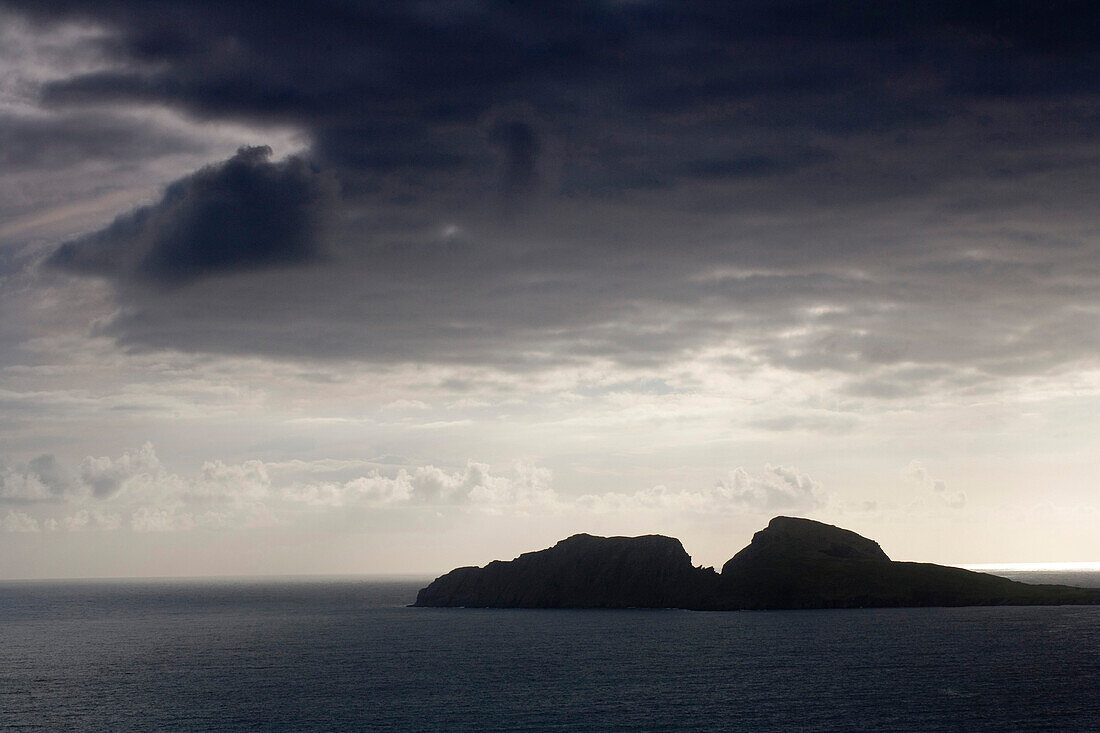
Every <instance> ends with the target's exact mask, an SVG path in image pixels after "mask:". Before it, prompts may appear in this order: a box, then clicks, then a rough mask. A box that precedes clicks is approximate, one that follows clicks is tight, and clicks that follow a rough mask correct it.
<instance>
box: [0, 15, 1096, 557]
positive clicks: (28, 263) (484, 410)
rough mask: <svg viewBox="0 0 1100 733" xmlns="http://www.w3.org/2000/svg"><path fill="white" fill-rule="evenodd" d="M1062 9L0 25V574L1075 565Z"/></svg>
mask: <svg viewBox="0 0 1100 733" xmlns="http://www.w3.org/2000/svg"><path fill="white" fill-rule="evenodd" d="M1098 39H1100V7H1094V5H1093V4H1088V3H1080V2H1069V1H1067V0H1061V1H1058V2H1053V3H1052V2H1042V3H1040V2H1024V1H1020V0H1006V1H1004V2H988V3H987V2H967V3H957V2H922V3H908V2H899V3H886V4H877V3H862V2H843V1H841V2H805V1H798V2H795V1H794V0H775V1H768V2H765V1H763V0H750V1H749V2H744V3H725V2H722V3H709V2H705V3H680V2H658V1H654V2H645V1H637V2H620V1H614V2H612V1H610V0H608V1H604V2H584V3H579V2H578V3H572V2H564V3H555V4H553V5H552V6H551V5H548V4H536V3H524V2H408V3H389V2H343V1H340V2H337V1H331V2H318V3H310V4H308V5H306V4H298V3H280V2H263V3H260V2H247V1H245V0H225V1H223V2H216V3H215V2H201V1H199V0H194V1H187V2H158V1H154V2H141V3H138V2H133V1H129V2H128V1H126V0H97V1H96V2H92V1H91V0H64V1H62V2H55V3H40V2H30V1H29V0H26V1H25V0H0V578H36V577H117V576H160V575H178V576H198V575H205V574H212V575H226V574H291V573H326V574H327V573H426V574H433V573H440V572H443V571H445V570H448V569H450V568H451V567H454V566H456V565H467V564H484V563H485V562H488V561H489V560H492V559H494V558H503V559H509V558H512V557H514V556H516V555H517V554H519V553H520V552H525V551H529V550H535V549H540V548H542V547H546V546H549V545H552V544H553V543H554V542H555V541H557V540H558V539H561V538H562V537H565V536H568V535H571V534H574V533H577V532H590V533H593V534H617V535H634V534H643V533H661V534H667V535H672V536H675V537H678V538H679V539H680V540H681V541H682V542H683V544H684V546H685V548H686V549H687V551H688V552H689V553H690V554H691V555H692V556H693V559H694V561H695V562H696V563H698V564H703V565H714V566H721V564H722V563H723V562H724V561H725V560H726V559H728V558H729V557H730V556H732V555H733V554H734V553H735V552H736V551H737V550H739V549H740V548H741V547H742V546H744V545H745V544H746V543H747V542H748V541H749V540H750V539H751V537H752V534H753V533H754V532H755V531H757V530H759V529H761V528H763V527H764V526H765V525H766V524H767V522H768V520H769V519H770V518H771V517H772V516H775V515H777V514H786V515H796V516H805V517H810V518H813V519H818V520H821V521H825V522H829V523H831V524H837V525H839V526H842V527H846V528H849V529H852V530H854V531H857V532H859V533H860V534H863V535H865V536H868V537H871V538H873V539H875V540H877V541H878V542H879V543H880V544H881V545H882V547H883V549H884V550H885V551H886V552H887V553H888V554H889V555H890V556H891V557H893V558H894V559H900V560H920V561H929V562H943V563H952V564H968V565H976V564H998V565H999V566H1000V567H1005V566H1007V565H1010V564H1019V563H1069V562H1076V563H1081V562H1091V563H1096V562H1100V533H1098V532H1097V530H1096V528H1097V526H1100V496H1098V492H1097V487H1098V483H1100V418H1098V415H1100V244H1098V235H1100V215H1098V213H1100V209H1098V206H1100V205H1098V203H1097V202H1098V201H1100V196H1098V194H1100V175H1098V174H1100V135H1098V129H1100V128H1098V127H1097V120H1100V40H1098Z"/></svg>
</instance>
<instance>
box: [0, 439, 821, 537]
mask: <svg viewBox="0 0 1100 733" xmlns="http://www.w3.org/2000/svg"><path fill="white" fill-rule="evenodd" d="M366 465H374V466H375V467H374V468H370V469H369V470H367V471H365V472H364V471H363V470H362V469H363V468H364V466H366ZM81 473H82V475H83V476H86V477H88V478H87V480H88V481H97V480H98V483H95V484H92V483H89V484H88V485H87V486H86V490H84V491H83V492H76V493H72V494H69V495H67V496H66V498H65V503H63V504H62V506H65V507H66V508H67V511H66V512H65V513H64V514H62V515H61V516H60V518H59V519H54V518H53V517H45V518H42V519H41V520H40V519H38V518H35V517H33V516H31V515H29V514H21V513H18V512H15V513H9V516H11V517H14V518H12V519H10V520H9V524H11V525H12V526H13V527H14V526H24V525H27V526H30V525H29V524H28V523H27V522H25V521H24V520H23V519H22V518H23V517H26V518H27V519H29V520H31V522H33V526H34V527H36V528H37V527H41V528H45V529H50V530H56V529H63V530H68V531H82V530H114V529H120V528H122V527H127V526H128V527H129V529H131V530H132V531H135V532H174V531H186V530H198V529H205V530H220V529H249V528H257V527H273V526H280V525H287V524H295V523H298V522H303V521H312V519H316V518H318V517H326V516H327V517H330V518H336V517H340V516H342V515H347V516H362V514H361V512H362V511H363V510H366V511H370V512H379V513H380V516H384V513H385V512H387V511H391V510H401V511H420V512H430V513H433V514H434V513H437V512H448V513H451V514H452V515H460V514H469V513H479V514H485V515H511V516H531V515H539V516H544V517H546V516H562V515H582V516H583V515H607V514H634V513H639V512H640V513H658V514H663V515H665V516H667V517H668V518H675V517H678V516H681V515H687V516H700V515H712V514H724V515H730V514H750V515H763V514H775V513H780V512H783V513H796V514H801V513H806V512H810V511H813V510H814V509H818V508H820V507H822V506H824V504H825V502H826V500H827V495H826V493H825V491H824V490H823V488H822V486H821V485H820V483H818V482H817V481H815V480H813V479H812V478H810V477H809V476H808V475H806V474H805V473H802V472H800V471H798V470H797V469H793V468H788V467H784V466H773V465H770V464H769V465H766V466H765V467H764V469H763V470H762V471H758V472H750V471H748V470H746V469H745V468H740V467H739V468H737V469H734V470H733V471H731V472H730V473H729V475H728V477H726V478H724V479H722V480H720V481H717V482H716V483H714V484H713V485H712V486H711V487H710V488H706V489H696V490H693V489H675V490H673V489H669V488H667V487H665V486H654V487H649V488H644V489H639V490H637V491H634V492H631V493H626V492H607V493H600V494H585V495H581V496H573V495H567V494H562V493H559V492H558V491H557V490H556V489H555V487H554V486H553V474H552V473H551V471H550V470H549V469H546V468H544V467H541V466H538V465H535V464H532V463H527V462H522V461H516V462H513V463H511V464H510V465H507V466H503V467H499V468H494V467H492V466H490V465H489V464H486V463H481V462H478V461H467V463H466V464H465V465H464V466H463V467H461V468H457V469H447V468H441V467H438V466H433V465H424V466H418V467H392V466H391V467H387V468H382V467H380V464H372V463H371V462H363V461H331V460H321V461H316V462H312V463H311V462H308V461H290V462H284V463H264V462H263V461H259V460H248V461H244V462H242V463H238V464H227V463H224V462H222V461H208V462H206V463H204V464H203V466H202V468H201V470H200V471H198V472H196V473H194V474H190V475H188V474H176V473H172V472H169V471H167V470H166V469H165V468H164V467H163V466H162V465H161V463H160V461H159V459H157V457H156V452H155V451H154V449H153V447H152V445H151V444H148V443H146V444H145V445H144V446H143V447H142V448H141V449H140V450H138V451H135V452H131V453H124V454H123V455H122V456H120V457H118V458H113V459H112V458H107V457H102V458H88V459H85V461H84V462H83V464H82V472H81ZM340 474H343V475H344V476H347V477H346V478H332V477H333V476H337V475H340ZM97 487H98V490H97ZM13 531H14V530H13Z"/></svg>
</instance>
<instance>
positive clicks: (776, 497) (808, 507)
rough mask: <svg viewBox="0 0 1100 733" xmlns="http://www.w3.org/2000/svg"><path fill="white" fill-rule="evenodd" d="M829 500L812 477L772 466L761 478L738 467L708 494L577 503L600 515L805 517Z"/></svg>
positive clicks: (659, 491) (596, 497)
mask: <svg viewBox="0 0 1100 733" xmlns="http://www.w3.org/2000/svg"><path fill="white" fill-rule="evenodd" d="M826 499H827V495H826V493H825V491H824V490H823V488H822V486H821V484H820V483H818V482H817V481H814V480H813V479H812V478H810V477H809V476H808V475H806V474H804V473H802V472H800V471H798V470H797V469H793V468H787V467H784V466H773V465H770V464H769V465H766V466H765V467H764V470H763V471H761V472H756V473H752V472H749V471H748V470H746V469H745V468H743V467H740V466H739V467H738V468H736V469H734V470H733V471H731V472H730V474H729V477H728V478H726V479H724V480H721V481H718V482H717V483H715V484H714V486H712V487H711V488H710V489H706V490H698V491H692V490H684V489H679V490H673V489H669V488H668V487H666V486H654V487H652V488H648V489H642V490H639V491H636V492H634V493H630V494H625V493H618V492H610V493H605V494H587V495H585V496H582V497H580V498H579V499H578V500H577V505H578V506H580V507H582V508H583V509H585V510H588V511H592V512H595V513H600V514H608V513H619V512H635V511H664V512H675V513H679V512H687V513H694V514H712V513H718V514H729V513H752V514H775V513H793V514H803V513H806V512H810V511H812V510H814V509H818V508H820V507H822V506H824V504H825V502H826Z"/></svg>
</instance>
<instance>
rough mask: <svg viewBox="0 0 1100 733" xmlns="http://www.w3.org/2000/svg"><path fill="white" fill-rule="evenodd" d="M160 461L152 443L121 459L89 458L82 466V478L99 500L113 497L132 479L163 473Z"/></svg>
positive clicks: (123, 455) (125, 454) (106, 457)
mask: <svg viewBox="0 0 1100 733" xmlns="http://www.w3.org/2000/svg"><path fill="white" fill-rule="evenodd" d="M161 470H162V469H161V465H160V459H158V458H157V454H156V452H155V451H154V450H153V445H152V443H145V444H144V445H143V446H142V447H141V449H140V450H138V451H137V452H135V453H123V454H122V456H120V457H119V458H110V457H109V456H100V457H98V458H94V457H92V456H88V457H87V458H85V459H84V460H83V461H82V462H81V464H80V478H81V479H82V480H83V481H84V482H85V483H86V484H87V485H88V486H89V487H90V488H91V491H92V494H93V495H94V496H96V497H98V498H104V497H108V496H111V495H113V494H115V493H116V492H118V490H119V489H120V488H122V486H123V484H125V483H126V482H127V481H130V480H132V479H135V478H138V477H141V476H149V475H155V474H158V473H160V472H161Z"/></svg>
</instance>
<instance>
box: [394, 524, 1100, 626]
mask: <svg viewBox="0 0 1100 733" xmlns="http://www.w3.org/2000/svg"><path fill="white" fill-rule="evenodd" d="M1067 603H1100V590H1094V589H1082V588H1070V587H1067V586H1054V585H1028V584H1025V583H1018V582H1014V581H1011V580H1008V579H1006V578H999V577H996V576H992V575H986V574H983V573H974V572H970V571H968V570H962V569H960V568H951V567H944V566H940V565H930V564H924V563H904V562H893V561H891V560H890V558H889V557H887V556H886V553H884V552H883V551H882V548H880V547H879V546H878V543H877V542H874V541H873V540H869V539H867V538H866V537H861V536H860V535H858V534H856V533H855V532H850V531H848V530H845V529H840V528H839V527H833V526H831V525H827V524H822V523H820V522H814V521H811V520H808V519H796V518H792V517H776V518H775V519H773V520H772V521H771V522H770V523H769V524H768V526H767V528H765V529H763V530H761V531H760V532H757V533H756V535H755V536H754V537H753V539H752V543H751V544H749V545H748V546H747V547H746V548H745V549H743V550H741V552H739V553H737V554H736V555H735V556H734V557H733V558H731V559H730V560H729V561H728V562H727V563H726V564H725V565H724V566H723V567H722V573H721V575H719V574H717V573H715V572H714V571H713V570H711V569H709V568H708V569H701V568H695V567H693V566H692V564H691V558H690V557H689V556H688V554H687V552H685V551H684V548H683V546H682V545H681V544H680V541H679V540H676V539H673V538H671V537H663V536H661V535H646V536H643V537H593V536H592V535H587V534H579V535H574V536H573V537H570V538H568V539H565V540H562V541H561V542H558V543H557V544H556V545H554V546H553V547H551V548H549V549H546V550H541V551H539V552H529V553H526V554H524V555H520V556H519V557H518V558H516V559H515V560H512V561H511V562H501V561H499V560H498V561H495V562H491V563H489V564H488V565H486V566H485V567H484V568H476V567H466V568H458V569H456V570H452V571H451V572H450V573H447V574H446V575H444V576H442V577H440V578H438V579H436V580H435V581H434V582H432V583H431V584H430V585H429V586H428V587H426V588H424V589H423V590H421V591H420V593H419V594H418V595H417V598H416V603H415V604H414V605H416V606H467V607H492V608H686V609H697V610H735V609H779V608H852V607H874V606H964V605H1031V604H1050V605H1056V604H1067Z"/></svg>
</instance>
